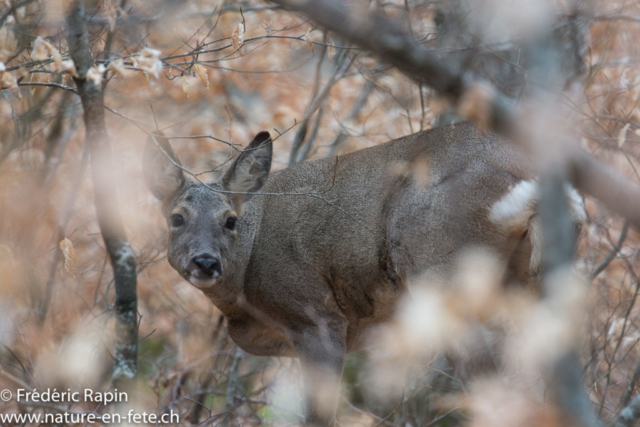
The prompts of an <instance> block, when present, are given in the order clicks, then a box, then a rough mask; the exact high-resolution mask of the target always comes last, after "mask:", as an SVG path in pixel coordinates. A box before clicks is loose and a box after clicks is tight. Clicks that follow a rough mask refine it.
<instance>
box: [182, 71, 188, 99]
mask: <svg viewBox="0 0 640 427" xmlns="http://www.w3.org/2000/svg"><path fill="white" fill-rule="evenodd" d="M182 91H183V92H184V94H185V95H187V98H188V97H189V82H188V81H187V76H182Z"/></svg>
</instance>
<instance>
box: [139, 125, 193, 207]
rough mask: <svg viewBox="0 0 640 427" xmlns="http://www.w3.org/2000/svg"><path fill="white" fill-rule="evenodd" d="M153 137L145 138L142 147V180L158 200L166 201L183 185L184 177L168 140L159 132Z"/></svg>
mask: <svg viewBox="0 0 640 427" xmlns="http://www.w3.org/2000/svg"><path fill="white" fill-rule="evenodd" d="M153 135H154V136H153V137H152V136H151V135H150V136H149V138H147V142H146V144H145V147H144V154H143V157H142V170H143V172H144V180H145V182H146V183H147V187H149V190H151V193H153V195H154V196H156V198H157V199H158V200H160V201H167V200H169V198H170V197H171V196H173V194H174V193H175V192H176V190H178V188H180V187H181V186H182V184H184V182H185V177H184V173H183V172H182V169H180V167H179V166H178V165H180V161H179V160H178V157H177V156H176V153H174V152H173V149H172V148H171V144H169V140H168V139H167V138H165V137H164V134H163V133H162V132H160V131H155V132H154V133H153ZM154 140H155V141H154Z"/></svg>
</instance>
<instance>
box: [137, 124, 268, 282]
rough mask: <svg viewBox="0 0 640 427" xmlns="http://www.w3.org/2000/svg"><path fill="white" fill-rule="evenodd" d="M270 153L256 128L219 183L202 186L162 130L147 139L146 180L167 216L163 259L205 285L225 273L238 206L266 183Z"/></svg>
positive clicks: (239, 211)
mask: <svg viewBox="0 0 640 427" xmlns="http://www.w3.org/2000/svg"><path fill="white" fill-rule="evenodd" d="M154 139H155V141H154ZM271 155H272V146H271V137H270V136H269V133H268V132H260V133H259V134H258V135H256V137H255V138H254V140H253V141H252V142H251V144H249V146H248V147H247V149H246V150H245V151H243V152H242V153H241V154H240V155H239V156H238V157H237V158H236V159H235V160H234V161H233V163H232V164H231V166H230V167H229V169H228V170H227V171H226V172H225V173H224V174H223V175H222V176H221V177H220V178H219V179H218V180H217V181H215V182H212V183H208V184H206V185H204V184H202V183H200V182H195V181H192V180H189V179H187V178H186V175H185V173H184V170H183V169H182V166H181V165H180V161H179V160H178V158H177V156H176V155H175V153H174V152H173V150H172V148H171V145H170V144H169V141H168V140H167V139H166V138H165V137H164V136H163V135H162V133H160V132H157V133H156V135H155V136H154V137H153V138H152V137H149V138H148V140H147V143H146V146H145V151H144V159H143V169H144V179H145V181H146V183H147V186H148V187H149V189H150V190H151V192H152V193H153V195H154V196H155V197H156V198H157V199H158V200H160V201H161V202H162V208H163V212H164V213H165V215H166V218H167V226H168V228H169V245H168V251H167V258H168V260H169V263H170V264H171V266H172V267H173V268H174V269H176V271H178V273H180V275H181V276H182V277H183V278H184V279H186V280H188V281H189V282H190V283H191V284H192V285H194V286H196V287H198V288H208V287H210V286H213V285H214V284H216V283H217V282H219V281H220V279H221V278H222V277H223V276H224V273H225V267H227V266H228V256H229V252H230V250H231V249H232V247H233V245H234V242H235V240H236V237H237V233H238V227H239V226H240V223H239V222H238V217H239V216H240V215H241V212H242V205H243V204H244V203H245V202H246V201H247V200H249V199H250V198H251V197H252V194H251V193H255V192H257V191H258V190H260V188H261V187H262V186H263V185H264V183H265V182H266V180H267V177H268V176H269V170H270V168H271Z"/></svg>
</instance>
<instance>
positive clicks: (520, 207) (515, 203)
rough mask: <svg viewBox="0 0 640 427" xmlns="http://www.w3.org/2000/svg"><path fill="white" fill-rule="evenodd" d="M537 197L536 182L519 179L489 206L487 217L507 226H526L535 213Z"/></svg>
mask: <svg viewBox="0 0 640 427" xmlns="http://www.w3.org/2000/svg"><path fill="white" fill-rule="evenodd" d="M537 198H538V183H537V182H535V181H520V182H519V183H517V184H516V185H515V186H514V187H513V188H512V189H511V190H509V192H508V193H507V194H505V195H504V196H503V197H502V198H501V199H500V200H498V201H497V202H496V203H495V204H494V205H493V206H492V207H491V211H490V212H489V219H490V220H491V221H492V222H494V223H495V224H498V225H501V226H503V227H505V226H506V227H507V228H513V227H522V228H526V226H527V223H528V222H529V218H531V216H532V215H533V214H534V213H535V210H534V205H535V202H536V200H537Z"/></svg>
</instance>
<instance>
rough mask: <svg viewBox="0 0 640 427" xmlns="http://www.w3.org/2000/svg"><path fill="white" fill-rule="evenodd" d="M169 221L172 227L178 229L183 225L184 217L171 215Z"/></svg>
mask: <svg viewBox="0 0 640 427" xmlns="http://www.w3.org/2000/svg"><path fill="white" fill-rule="evenodd" d="M169 219H170V221H171V225H172V226H173V227H180V226H182V225H184V217H183V216H182V215H180V214H173V215H171V217H170V218H169Z"/></svg>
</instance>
